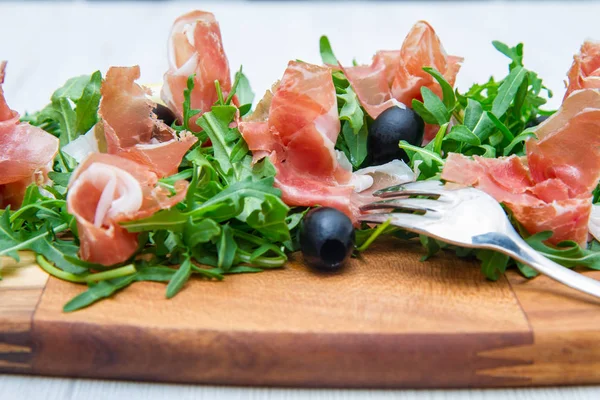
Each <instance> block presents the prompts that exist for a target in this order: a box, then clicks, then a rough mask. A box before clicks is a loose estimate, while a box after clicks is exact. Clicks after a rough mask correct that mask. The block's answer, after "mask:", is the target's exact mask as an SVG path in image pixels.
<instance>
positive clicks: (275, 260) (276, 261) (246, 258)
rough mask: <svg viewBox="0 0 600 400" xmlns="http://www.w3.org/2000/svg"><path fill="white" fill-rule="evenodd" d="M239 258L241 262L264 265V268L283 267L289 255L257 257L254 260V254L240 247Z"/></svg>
mask: <svg viewBox="0 0 600 400" xmlns="http://www.w3.org/2000/svg"><path fill="white" fill-rule="evenodd" d="M236 256H237V258H238V259H239V260H240V261H241V262H245V263H248V264H251V265H255V266H259V267H263V268H281V267H283V265H284V264H285V262H286V261H287V257H257V258H255V259H254V260H252V256H251V255H250V254H247V253H246V252H242V251H241V250H239V249H238V254H237V255H236Z"/></svg>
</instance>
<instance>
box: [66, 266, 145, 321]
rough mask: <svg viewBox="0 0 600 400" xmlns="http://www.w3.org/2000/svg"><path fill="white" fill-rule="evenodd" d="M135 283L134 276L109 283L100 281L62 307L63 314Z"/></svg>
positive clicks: (86, 305)
mask: <svg viewBox="0 0 600 400" xmlns="http://www.w3.org/2000/svg"><path fill="white" fill-rule="evenodd" d="M134 281H135V275H129V276H125V277H121V278H117V279H112V280H110V281H101V282H98V283H97V284H94V285H90V287H89V288H88V290H87V291H85V292H83V293H81V294H79V295H77V296H75V297H74V298H73V299H71V300H70V301H69V302H68V303H67V304H65V306H64V307H63V311H64V312H67V313H68V312H73V311H77V310H80V309H82V308H85V307H88V306H89V305H91V304H93V303H95V302H97V301H98V300H102V299H105V298H107V297H110V296H112V295H113V294H114V293H115V292H117V291H119V290H121V289H123V288H125V287H127V286H129V285H130V284H131V283H133V282H134Z"/></svg>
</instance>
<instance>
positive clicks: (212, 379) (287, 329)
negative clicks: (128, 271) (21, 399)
mask: <svg viewBox="0 0 600 400" xmlns="http://www.w3.org/2000/svg"><path fill="white" fill-rule="evenodd" d="M421 256H422V249H421V248H420V247H419V246H415V245H411V244H406V243H404V242H401V241H394V240H390V241H386V242H382V243H380V244H379V245H377V246H375V247H373V249H372V251H369V252H368V253H367V254H365V255H364V257H363V258H360V259H354V260H352V262H351V263H350V265H349V266H348V267H347V268H346V269H345V270H344V271H343V272H341V273H338V274H331V275H322V274H316V273H314V272H311V271H310V270H308V269H307V268H305V267H304V265H303V263H302V260H301V257H299V256H298V255H295V257H293V259H292V261H291V262H290V263H289V265H288V266H287V267H286V268H285V269H282V270H278V271H271V272H264V273H260V274H253V275H239V276H233V277H229V278H228V279H226V280H225V281H223V282H207V281H202V280H194V281H192V282H190V283H189V284H188V285H187V286H186V287H185V290H184V291H183V292H182V293H180V294H179V295H178V296H176V297H175V298H174V299H172V300H165V299H164V291H165V286H164V285H162V284H156V283H138V284H134V285H133V286H131V287H130V288H128V289H127V290H125V291H123V292H121V293H119V294H117V295H116V296H114V297H113V298H111V299H109V300H105V301H102V302H100V303H98V304H96V305H94V306H92V307H90V308H88V309H85V310H82V311H79V312H75V313H71V314H65V313H63V312H62V306H63V305H64V304H65V302H66V301H68V300H69V299H70V298H72V297H73V296H74V295H76V294H77V293H79V292H80V291H81V290H83V288H82V287H81V286H78V285H73V284H70V283H66V282H62V281H59V280H56V279H53V278H51V279H49V280H48V282H47V284H46V276H45V274H44V273H43V272H42V273H37V275H36V276H39V277H40V278H39V279H38V282H39V283H38V284H35V280H32V279H30V278H29V279H27V282H29V283H30V285H31V286H33V287H24V286H18V285H17V284H16V283H14V282H16V281H18V280H21V279H12V281H13V283H12V284H11V285H12V286H8V285H6V283H7V282H10V281H11V280H10V279H8V277H7V279H5V281H2V283H0V296H3V297H4V298H6V299H8V300H5V301H3V302H2V303H1V304H2V306H0V320H2V321H6V322H8V323H3V324H2V325H0V332H1V333H0V338H3V339H2V345H1V347H0V357H3V358H0V360H2V361H3V362H2V363H1V364H0V370H3V371H10V372H26V373H33V374H41V375H51V376H71V377H96V378H115V379H133V380H152V381H166V382H203V383H213V384H236V385H240V384H241V385H272V386H308V387H314V386H318V387H342V386H343V387H412V388H424V387H502V386H529V385H549V384H576V383H594V382H600V372H599V371H600V368H598V367H600V346H599V345H598V344H597V340H596V338H597V335H598V333H600V332H599V330H600V329H599V328H600V313H599V312H598V310H599V308H598V307H600V302H598V301H596V300H594V299H592V298H590V297H588V296H585V295H580V294H578V293H576V292H574V291H572V290H571V289H567V288H563V287H562V286H559V285H558V284H555V283H554V282H552V281H550V280H548V279H546V278H544V277H541V278H538V279H535V280H532V281H526V280H525V279H523V278H521V277H520V276H518V275H516V274H512V273H511V274H508V275H507V278H503V279H501V280H500V281H498V282H489V281H487V280H485V278H484V277H483V276H482V275H481V273H480V271H479V269H478V266H477V264H476V263H474V262H467V261H464V260H460V259H458V258H456V257H455V256H454V255H452V254H443V255H440V256H436V257H434V258H432V259H431V260H429V261H427V262H424V263H423V262H420V261H419V259H420V257H421ZM15 270H18V271H21V274H26V273H27V274H33V273H34V272H33V271H37V270H36V269H33V268H31V267H29V268H20V269H15ZM592 275H593V276H595V277H598V278H600V275H599V273H592ZM13 278H14V277H13ZM44 284H46V286H45V290H44V291H43V293H42V287H43V286H44Z"/></svg>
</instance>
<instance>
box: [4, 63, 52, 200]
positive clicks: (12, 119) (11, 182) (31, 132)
mask: <svg viewBox="0 0 600 400" xmlns="http://www.w3.org/2000/svg"><path fill="white" fill-rule="evenodd" d="M5 70H6V62H5V61H3V62H0V207H1V208H5V207H6V206H11V207H13V209H14V208H17V207H19V206H20V205H21V202H22V201H23V195H24V194H25V189H26V188H27V186H29V184H31V183H33V182H38V183H40V184H41V183H43V182H45V181H46V176H45V175H46V173H47V172H48V171H49V170H50V169H51V168H52V160H53V159H54V156H55V155H56V153H57V152H58V139H57V138H56V137H54V136H52V135H51V134H49V133H47V132H45V131H44V130H42V129H40V128H38V127H35V126H31V125H29V124H28V123H22V122H19V113H17V112H16V111H14V110H11V109H10V107H9V106H8V104H7V103H6V99H5V98H4V91H3V90H2V84H3V83H4V76H5Z"/></svg>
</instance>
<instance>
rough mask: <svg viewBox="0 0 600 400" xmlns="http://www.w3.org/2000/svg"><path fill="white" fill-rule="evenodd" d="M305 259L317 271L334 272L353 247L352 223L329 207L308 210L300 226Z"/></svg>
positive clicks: (301, 246)
mask: <svg viewBox="0 0 600 400" xmlns="http://www.w3.org/2000/svg"><path fill="white" fill-rule="evenodd" d="M300 249H301V250H302V255H303V256H304V261H305V262H306V263H307V264H308V265H309V266H310V267H312V268H315V269H317V270H320V271H328V272H332V271H337V270H338V269H340V268H341V267H342V266H343V265H344V263H345V262H346V261H347V260H348V258H350V255H351V254H352V250H353V249H354V226H352V221H350V218H348V217H347V216H346V215H345V214H344V213H342V212H340V211H338V210H336V209H335V208H331V207H319V208H315V209H314V210H311V211H309V212H308V213H307V214H306V215H305V216H304V220H303V221H302V226H301V228H300Z"/></svg>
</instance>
